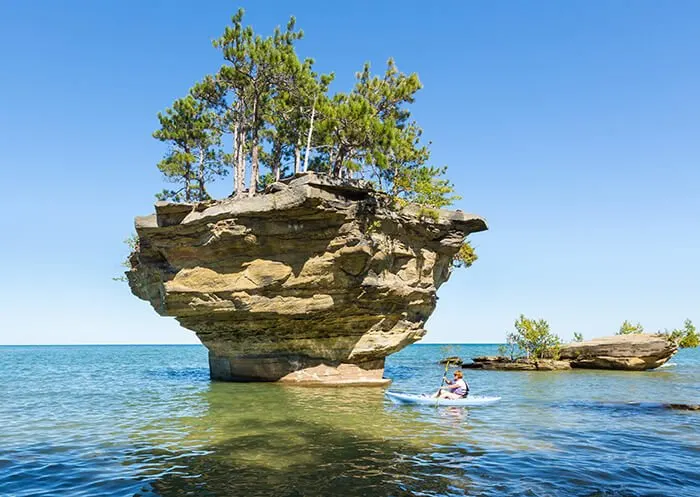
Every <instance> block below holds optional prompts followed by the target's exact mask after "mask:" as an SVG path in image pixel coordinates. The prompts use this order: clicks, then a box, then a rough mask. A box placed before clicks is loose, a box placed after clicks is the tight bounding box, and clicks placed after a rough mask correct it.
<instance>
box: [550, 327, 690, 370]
mask: <svg viewBox="0 0 700 497" xmlns="http://www.w3.org/2000/svg"><path fill="white" fill-rule="evenodd" d="M677 350H678V347H677V346H676V345H675V344H674V343H673V342H670V341H669V340H668V339H666V337H664V336H662V335H650V334H635V335H615V336H609V337H602V338H596V339H593V340H587V341H585V342H574V343H570V344H567V345H565V346H563V347H562V348H561V351H560V353H559V357H560V358H561V359H562V360H568V361H570V362H571V367H574V368H589V369H617V370H627V371H644V370H646V369H654V368H658V367H659V366H661V365H662V364H664V363H665V362H666V361H668V360H669V359H670V358H671V357H672V356H673V354H675V353H676V351H677Z"/></svg>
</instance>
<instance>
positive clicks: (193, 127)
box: [153, 94, 224, 202]
mask: <svg viewBox="0 0 700 497" xmlns="http://www.w3.org/2000/svg"><path fill="white" fill-rule="evenodd" d="M158 120H159V121H160V126H161V127H160V129H158V130H156V131H155V132H154V133H153V136H154V137H155V138H156V139H158V140H161V141H164V142H168V143H169V144H170V151H169V152H168V154H167V155H166V156H165V157H164V158H163V160H161V161H160V162H159V163H158V169H160V170H161V172H162V173H163V174H164V175H165V177H166V178H167V179H168V180H169V181H172V182H175V183H179V184H181V185H182V186H181V188H180V189H178V190H164V191H163V192H161V193H160V194H159V196H158V197H159V198H160V199H163V200H165V199H171V200H176V201H180V200H184V201H185V202H192V201H198V200H206V199H208V198H209V194H208V193H207V191H206V183H207V181H209V180H210V179H212V177H215V176H218V175H221V174H224V172H223V171H222V169H221V167H220V165H219V161H218V160H217V157H216V149H215V148H214V147H215V145H216V144H217V143H218V142H219V139H220V134H219V133H218V132H217V131H216V128H215V127H214V125H213V121H214V115H213V114H212V113H211V112H210V111H209V109H208V107H207V105H206V103H205V102H204V101H202V100H200V99H197V98H195V97H194V96H193V95H191V94H190V95H187V96H186V97H184V98H181V99H178V100H176V101H175V102H174V103H173V106H172V107H171V108H169V109H166V111H165V113H159V114H158Z"/></svg>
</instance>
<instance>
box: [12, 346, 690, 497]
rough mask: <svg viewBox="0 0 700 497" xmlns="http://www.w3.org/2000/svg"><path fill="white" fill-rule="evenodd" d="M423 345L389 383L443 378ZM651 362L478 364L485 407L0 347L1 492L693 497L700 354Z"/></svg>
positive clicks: (159, 361) (399, 358) (106, 353)
mask: <svg viewBox="0 0 700 497" xmlns="http://www.w3.org/2000/svg"><path fill="white" fill-rule="evenodd" d="M495 351H496V347H495V346H478V345H465V346H453V347H452V348H451V349H450V350H446V349H445V348H444V347H441V346H433V345H414V346H411V347H409V348H407V349H405V350H403V351H401V352H400V353H398V354H396V355H394V356H391V357H390V358H389V360H388V363H387V368H386V372H385V375H386V376H387V377H389V378H392V379H393V380H394V383H393V385H392V387H391V388H392V389H394V390H397V391H404V392H412V393H418V392H423V391H431V390H433V389H435V387H436V386H437V384H438V383H439V380H440V378H441V375H442V367H441V366H439V365H438V364H436V363H437V360H438V359H439V358H440V357H442V356H445V355H454V354H456V355H460V356H462V357H471V356H474V355H481V354H492V353H495ZM672 363H673V364H674V365H672V366H670V367H666V368H663V369H660V370H657V371H654V372H644V373H624V372H607V371H573V372H540V373H536V372H496V371H494V372H488V371H469V370H465V372H466V374H467V377H468V379H469V382H470V384H471V387H472V392H473V393H474V394H481V395H500V396H502V397H503V400H502V402H500V403H499V404H497V405H495V406H492V407H486V408H479V409H462V408H434V407H420V408H416V407H407V406H396V405H393V404H391V403H389V402H387V401H385V400H384V398H383V395H382V391H381V390H380V389H361V388H357V389H313V388H299V387H284V386H280V385H275V384H225V383H211V382H210V381H209V379H208V370H207V357H206V350H205V349H204V348H203V347H201V346H75V347H0V377H2V382H0V495H1V496H16V497H20V496H22V497H24V496H32V497H34V496H71V497H82V496H91V497H92V496H103V495H104V496H144V497H146V496H163V497H165V496H184V495H192V496H238V495H240V496H250V495H260V496H267V495H275V496H280V497H281V496H312V495H342V496H374V495H376V496H389V495H392V496H403V495H417V496H431V495H473V496H511V495H512V496H516V495H518V496H520V495H527V496H582V497H583V496H586V497H593V496H661V495H663V496H697V495H699V494H700V490H699V489H700V475H699V474H698V462H699V461H700V413H698V412H682V411H673V410H669V409H665V408H663V407H662V406H661V405H660V403H662V402H674V403H700V350H698V349H696V350H683V351H681V352H680V353H679V354H678V355H677V356H676V357H674V358H673V359H672Z"/></svg>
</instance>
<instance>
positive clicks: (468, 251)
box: [452, 240, 479, 268]
mask: <svg viewBox="0 0 700 497" xmlns="http://www.w3.org/2000/svg"><path fill="white" fill-rule="evenodd" d="M478 258H479V256H478V255H476V252H475V251H474V247H472V244H471V243H470V242H469V240H464V242H463V243H462V246H461V247H460V248H459V252H457V255H456V256H455V258H454V260H453V261H452V266H453V267H464V268H468V267H471V265H472V264H474V262H476V260H477V259H478Z"/></svg>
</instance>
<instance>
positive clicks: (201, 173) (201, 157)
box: [197, 149, 208, 200]
mask: <svg viewBox="0 0 700 497" xmlns="http://www.w3.org/2000/svg"><path fill="white" fill-rule="evenodd" d="M197 184H198V185H199V195H198V196H199V198H198V199H197V200H206V199H207V197H208V195H207V191H206V190H205V189H204V149H201V150H200V151H199V168H198V169H197Z"/></svg>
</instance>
